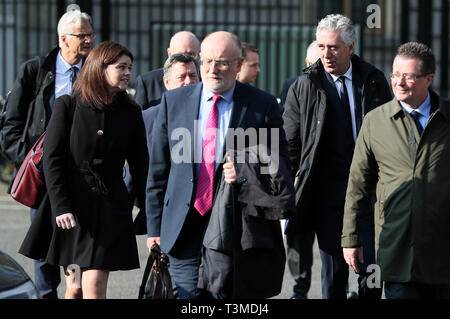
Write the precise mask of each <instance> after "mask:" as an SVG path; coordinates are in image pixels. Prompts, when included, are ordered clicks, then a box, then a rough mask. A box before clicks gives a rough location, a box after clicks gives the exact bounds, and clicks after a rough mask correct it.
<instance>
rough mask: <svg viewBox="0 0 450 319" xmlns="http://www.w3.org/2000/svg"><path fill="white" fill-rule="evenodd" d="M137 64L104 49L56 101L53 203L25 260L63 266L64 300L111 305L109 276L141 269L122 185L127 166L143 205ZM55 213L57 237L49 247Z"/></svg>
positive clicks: (49, 170)
mask: <svg viewBox="0 0 450 319" xmlns="http://www.w3.org/2000/svg"><path fill="white" fill-rule="evenodd" d="M132 61H133V56H132V54H131V52H130V51H129V50H128V49H127V48H125V47H123V46H122V45H120V44H118V43H115V42H103V43H100V44H99V45H98V46H97V47H95V48H94V49H93V50H92V52H91V53H90V54H89V56H88V58H87V59H86V62H85V64H84V66H83V68H82V70H81V72H80V75H79V77H78V79H77V81H76V82H75V85H74V88H73V92H72V96H71V97H70V96H68V95H65V96H62V97H60V98H58V99H57V100H56V101H55V103H54V107H53V113H52V117H51V119H50V122H49V125H48V127H47V132H46V136H45V143H44V157H43V164H44V176H45V180H46V186H47V190H48V196H47V198H46V199H45V200H44V201H43V203H42V204H41V207H40V208H39V214H40V215H41V217H40V218H37V219H36V220H37V221H36V223H37V225H32V226H31V228H30V230H29V232H28V234H27V237H26V238H25V240H24V243H23V244H22V247H21V253H23V254H25V255H27V256H30V257H32V258H36V257H44V258H45V259H46V261H47V262H48V263H50V264H56V265H61V266H63V267H64V268H65V269H64V270H65V274H66V283H67V287H68V288H67V290H66V298H81V297H83V298H105V297H106V289H107V282H108V276H109V272H110V271H114V270H128V269H134V268H139V257H138V250H137V244H136V238H135V235H134V231H133V220H132V207H133V201H132V200H131V198H130V196H129V195H128V192H127V189H126V187H125V184H124V182H123V167H124V163H125V160H127V162H128V164H129V167H130V173H131V175H132V177H133V181H134V183H135V190H136V195H137V198H138V201H139V203H145V184H146V179H147V171H148V151H147V145H146V136H145V128H144V123H143V120H142V114H141V110H140V108H139V106H137V105H136V104H135V103H134V101H133V100H132V99H131V98H130V97H129V96H128V94H127V93H126V91H125V90H126V88H127V86H128V82H129V80H130V77H131V66H132ZM49 211H51V216H52V218H51V220H52V227H51V238H50V237H49V238H48V240H47V241H45V240H43V239H42V237H43V236H44V237H45V234H44V233H45V232H44V231H43V229H45V227H43V224H45V222H44V221H45V216H50V214H49ZM141 213H145V212H141ZM39 223H40V225H39ZM33 224H34V223H33ZM43 243H45V244H43ZM73 265H76V266H75V267H73ZM69 266H70V267H69ZM78 266H79V268H80V269H81V279H80V282H79V285H78V287H77V286H75V287H74V285H73V282H72V280H73V276H70V275H71V272H70V271H69V270H68V268H69V269H72V268H78ZM75 279H76V278H75Z"/></svg>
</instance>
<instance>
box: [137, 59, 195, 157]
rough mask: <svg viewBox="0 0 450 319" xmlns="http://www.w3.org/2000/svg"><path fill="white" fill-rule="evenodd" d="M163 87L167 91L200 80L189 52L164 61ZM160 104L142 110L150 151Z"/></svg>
mask: <svg viewBox="0 0 450 319" xmlns="http://www.w3.org/2000/svg"><path fill="white" fill-rule="evenodd" d="M163 71H164V77H163V81H164V87H165V88H166V90H167V91H170V90H173V89H176V88H179V87H181V86H186V85H189V84H194V83H198V82H199V81H200V74H199V71H200V70H199V64H198V61H197V59H196V58H195V57H194V56H192V55H189V54H184V53H176V54H172V55H171V56H170V57H169V58H167V60H166V62H165V63H164V68H163ZM159 108H160V105H159V104H158V105H156V106H155V107H151V108H148V109H146V110H144V111H143V112H142V117H143V118H144V123H145V131H146V132H147V148H148V151H149V152H150V147H151V145H152V130H153V125H154V123H155V119H156V117H157V116H158V112H159Z"/></svg>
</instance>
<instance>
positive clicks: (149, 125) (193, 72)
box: [124, 53, 200, 235]
mask: <svg viewBox="0 0 450 319" xmlns="http://www.w3.org/2000/svg"><path fill="white" fill-rule="evenodd" d="M163 71H164V77H163V81H164V86H165V88H166V90H167V91H170V90H174V89H176V88H179V87H182V86H186V85H189V84H194V83H198V82H199V81H200V66H199V63H198V59H197V58H196V57H195V56H193V55H189V54H184V53H175V54H171V55H170V57H168V58H167V60H166V62H165V63H164V67H163ZM163 94H164V93H163ZM159 109H160V105H159V104H158V105H155V106H153V107H150V108H148V109H145V110H144V111H142V117H143V119H144V124H145V132H146V133H147V149H148V151H149V153H150V148H151V145H152V136H153V135H152V131H153V126H154V124H155V120H156V118H157V116H158V112H159ZM149 155H150V154H149ZM124 180H125V184H126V186H127V189H128V192H129V193H130V196H131V198H133V201H134V199H135V198H136V196H135V193H134V186H133V181H132V179H131V174H130V171H129V167H128V165H126V167H125V178H124ZM137 206H139V205H137ZM134 226H135V227H136V228H135V233H136V234H138V235H140V234H146V233H147V231H146V222H145V220H139V219H137V220H136V221H135V225H134Z"/></svg>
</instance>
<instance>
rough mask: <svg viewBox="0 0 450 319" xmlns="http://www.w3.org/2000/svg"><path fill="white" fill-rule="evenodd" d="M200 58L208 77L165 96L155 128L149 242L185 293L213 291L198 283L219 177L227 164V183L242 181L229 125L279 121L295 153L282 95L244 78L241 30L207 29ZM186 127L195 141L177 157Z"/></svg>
mask: <svg viewBox="0 0 450 319" xmlns="http://www.w3.org/2000/svg"><path fill="white" fill-rule="evenodd" d="M200 59H201V67H200V70H201V76H202V81H203V83H197V84H192V85H188V86H183V87H180V88H177V89H174V90H170V91H167V92H165V93H164V95H163V96H162V99H161V104H160V110H159V113H158V117H157V119H156V123H157V124H156V125H155V126H154V129H153V132H152V135H153V138H152V145H151V150H150V168H149V176H148V180H147V196H146V208H147V209H146V211H147V232H148V233H147V236H148V239H147V247H148V248H149V249H150V248H151V247H152V246H153V245H154V244H155V243H158V244H160V246H161V249H162V250H163V251H164V252H165V253H167V254H168V255H169V260H170V273H171V276H172V278H173V280H174V282H175V285H176V289H177V291H178V296H179V298H180V299H194V298H202V297H208V296H209V297H211V295H210V294H209V292H207V291H206V290H203V289H199V288H197V284H198V277H199V266H200V260H201V249H202V241H203V236H204V233H205V230H206V227H207V225H208V221H209V217H210V215H211V208H212V203H213V190H214V189H215V187H216V186H217V185H218V183H220V182H221V181H220V178H217V177H220V176H221V173H222V170H223V173H224V180H225V182H226V183H230V184H231V183H235V182H236V181H237V175H236V171H235V168H234V164H233V163H232V162H227V163H225V164H223V163H222V162H223V161H222V157H223V154H224V150H225V149H227V147H229V145H228V144H226V143H225V136H226V133H227V129H231V128H232V129H237V128H243V129H247V128H254V129H256V131H258V132H259V130H258V129H259V128H267V129H269V130H270V129H276V130H278V131H279V140H277V143H276V144H277V146H279V150H280V151H279V152H280V159H281V158H284V159H287V145H286V140H285V136H284V132H283V129H282V119H281V114H280V111H279V109H278V107H277V101H276V99H275V97H274V96H272V95H270V94H268V93H266V92H263V91H261V90H259V89H257V88H254V87H252V86H250V85H247V84H242V83H240V82H238V81H236V74H237V73H238V72H239V70H240V68H241V65H242V61H243V59H242V57H241V47H240V41H239V39H238V38H237V37H236V35H234V34H232V33H229V32H225V31H218V32H214V33H211V34H209V35H207V36H206V37H205V39H204V40H203V42H202V44H201V52H200ZM180 129H184V130H187V131H188V132H190V135H191V136H190V137H185V139H183V140H182V141H183V142H186V141H187V143H184V144H185V145H186V144H187V146H188V150H189V152H188V156H189V160H188V161H187V162H186V161H182V162H180V161H179V160H178V161H177V159H176V158H175V157H178V158H179V154H180V151H179V145H180V140H179V139H178V138H177V136H179V133H176V132H180ZM174 136H175V137H174ZM174 138H175V139H174ZM172 151H173V153H172ZM184 151H187V149H183V153H184ZM214 176H215V178H214ZM218 235H219V234H218ZM280 238H281V237H280ZM281 275H282V273H281ZM230 284H231V282H230ZM254 293H260V292H254ZM215 297H223V296H219V295H216V296H215Z"/></svg>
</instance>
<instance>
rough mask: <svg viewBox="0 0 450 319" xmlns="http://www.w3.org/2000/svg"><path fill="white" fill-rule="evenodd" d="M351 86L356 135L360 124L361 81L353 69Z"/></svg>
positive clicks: (361, 117) (356, 71)
mask: <svg viewBox="0 0 450 319" xmlns="http://www.w3.org/2000/svg"><path fill="white" fill-rule="evenodd" d="M352 78H353V79H352V84H353V93H354V94H353V101H354V103H355V124H356V134H357V135H358V134H359V130H360V129H361V124H362V119H363V116H362V103H361V101H362V99H361V93H362V92H361V91H362V80H361V76H360V74H359V72H358V70H357V69H356V68H355V67H353V73H352Z"/></svg>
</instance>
